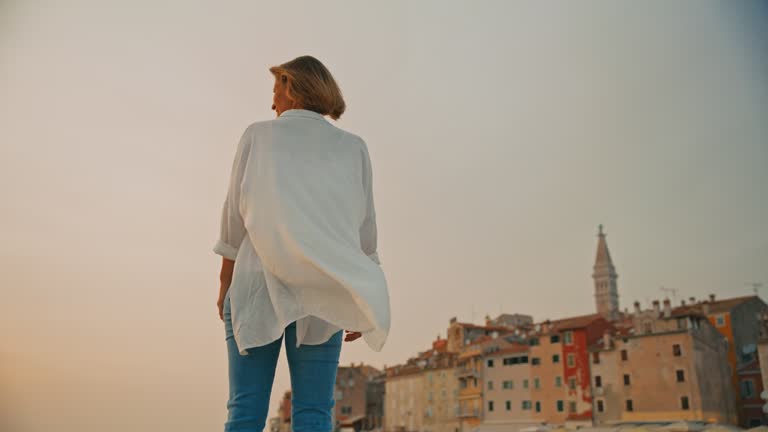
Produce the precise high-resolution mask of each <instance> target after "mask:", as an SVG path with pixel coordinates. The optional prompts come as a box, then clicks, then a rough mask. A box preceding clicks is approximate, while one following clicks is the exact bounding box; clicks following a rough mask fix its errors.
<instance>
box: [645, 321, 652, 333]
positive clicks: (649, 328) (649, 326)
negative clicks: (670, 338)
mask: <svg viewBox="0 0 768 432" xmlns="http://www.w3.org/2000/svg"><path fill="white" fill-rule="evenodd" d="M643 331H644V332H645V334H651V333H653V324H652V323H650V322H646V323H643Z"/></svg>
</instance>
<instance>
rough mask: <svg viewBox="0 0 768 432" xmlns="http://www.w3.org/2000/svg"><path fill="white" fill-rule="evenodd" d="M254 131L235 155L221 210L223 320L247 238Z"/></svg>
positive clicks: (217, 250)
mask: <svg viewBox="0 0 768 432" xmlns="http://www.w3.org/2000/svg"><path fill="white" fill-rule="evenodd" d="M249 131H250V128H247V129H246V130H245V132H244V133H243V135H242V137H241V138H240V142H239V143H238V146H237V151H236V152H235V158H234V161H233V162H232V172H231V174H230V178H229V188H228V189H227V196H226V199H225V200H224V205H223V206H222V210H221V229H220V231H219V239H218V241H217V242H216V245H215V246H214V247H213V251H214V252H215V253H216V254H218V255H221V257H222V262H221V271H220V272H219V281H220V282H221V284H220V286H219V298H218V300H217V302H216V304H217V306H218V308H219V317H221V318H222V319H223V309H222V305H223V304H224V296H225V295H226V294H227V290H229V285H230V284H231V283H232V273H233V271H234V268H235V258H236V257H237V251H238V250H239V249H240V244H241V243H242V242H243V239H244V238H245V235H246V230H245V224H244V223H243V218H242V216H241V215H240V210H239V208H240V185H241V183H242V180H243V173H244V171H245V167H246V165H247V162H248V155H249V153H250V140H251V134H250V133H249Z"/></svg>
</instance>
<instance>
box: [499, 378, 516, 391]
mask: <svg viewBox="0 0 768 432" xmlns="http://www.w3.org/2000/svg"><path fill="white" fill-rule="evenodd" d="M513 385H514V384H513V381H512V380H505V381H502V382H501V388H504V389H511V388H512V387H513Z"/></svg>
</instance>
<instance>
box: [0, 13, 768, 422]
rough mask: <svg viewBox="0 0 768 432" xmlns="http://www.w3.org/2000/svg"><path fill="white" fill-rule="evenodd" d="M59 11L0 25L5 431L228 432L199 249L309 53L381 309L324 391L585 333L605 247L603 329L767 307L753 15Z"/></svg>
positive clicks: (211, 258)
mask: <svg viewBox="0 0 768 432" xmlns="http://www.w3.org/2000/svg"><path fill="white" fill-rule="evenodd" d="M64 3H65V2H53V1H49V2H42V1H30V0H25V1H9V0H0V193H1V194H2V195H1V196H2V201H1V202H2V211H1V212H0V226H2V227H3V228H2V231H0V289H2V301H1V302H0V382H2V385H0V429H2V430H8V431H14V432H15V431H19V432H27V431H35V432H37V431H43V430H50V427H51V426H52V425H56V427H57V430H60V431H65V432H69V431H73V432H74V431H78V432H88V431H102V430H110V431H116V432H122V431H131V432H133V431H137V430H142V431H167V430H184V431H191V432H194V431H200V432H203V431H212V430H221V429H222V428H223V426H222V425H223V422H224V420H225V416H226V399H227V363H226V350H225V341H224V325H223V323H222V322H221V321H220V320H219V318H218V314H217V311H216V306H215V302H216V298H217V295H218V271H219V268H220V257H219V256H217V255H215V254H213V252H212V251H211V248H212V247H213V244H214V242H215V241H216V238H217V235H218V224H219V215H220V213H219V212H220V209H221V207H220V206H221V202H222V200H223V199H224V194H225V190H226V182H227V179H228V175H229V169H230V166H231V161H232V157H233V156H234V150H235V146H236V143H237V140H238V139H239V137H240V135H241V133H242V132H243V130H244V129H245V127H246V126H247V125H248V124H250V123H251V122H253V121H257V120H263V119H268V118H272V117H273V112H272V111H271V110H270V106H271V97H272V76H271V75H270V73H269V72H268V67H269V66H272V65H275V64H279V63H282V62H284V61H287V60H290V59H292V58H294V57H296V56H299V55H303V54H311V55H314V56H316V57H317V58H319V59H320V60H321V61H323V62H324V63H325V64H326V65H327V66H328V67H329V68H330V70H331V71H332V72H333V73H334V75H335V76H336V78H337V80H338V82H339V84H340V86H341V88H342V90H343V92H344V95H345V98H346V100H347V104H348V112H347V113H346V114H345V115H344V116H343V118H342V120H341V121H339V122H338V125H339V126H340V127H342V128H345V129H348V130H350V131H352V132H355V133H357V134H359V135H361V136H362V137H363V138H364V139H365V140H366V141H367V143H368V146H369V149H370V153H371V157H372V160H373V167H374V191H375V192H374V195H375V198H376V206H377V214H378V223H379V239H380V242H379V247H380V256H381V259H382V263H383V265H384V269H385V271H386V274H387V277H388V280H389V283H390V296H391V306H392V328H391V333H390V336H389V339H388V341H387V344H386V345H385V347H384V350H383V351H382V352H380V353H375V352H372V351H371V350H370V349H369V348H368V347H367V346H366V345H365V343H364V342H363V341H362V340H361V339H359V340H358V341H355V342H353V343H345V345H344V348H343V352H342V359H341V361H342V364H348V363H349V362H353V361H354V362H360V361H364V362H366V363H369V364H373V365H374V366H377V367H381V366H382V365H384V364H389V365H391V364H395V363H397V362H401V361H404V360H405V359H406V358H407V357H408V356H410V355H413V354H415V353H416V352H418V351H420V350H424V349H427V348H428V347H429V346H430V343H431V341H432V340H433V339H434V338H435V337H436V336H437V335H438V334H440V335H442V336H443V337H444V336H445V329H446V327H447V325H448V320H449V319H450V318H451V317H453V316H457V317H458V318H459V319H460V320H463V321H471V320H474V321H475V322H478V323H479V322H481V321H482V319H483V317H484V316H485V314H486V313H487V314H491V315H494V316H495V315H496V314H498V313H499V312H500V311H502V310H503V311H505V312H509V313H514V312H520V313H526V314H531V315H533V316H534V317H535V318H536V319H537V320H542V319H546V318H559V317H564V316H568V315H576V314H585V313H591V312H592V311H593V310H594V302H593V296H592V292H593V290H592V280H591V271H592V268H591V266H592V264H593V261H594V254H595V245H596V237H595V235H596V233H597V225H598V224H600V223H602V224H604V225H605V227H606V231H607V233H608V244H609V246H610V248H611V253H612V255H613V258H614V262H615V264H616V267H617V270H618V273H619V275H620V276H619V293H620V301H621V305H622V307H627V306H631V304H632V302H633V301H634V300H640V301H642V302H646V301H650V300H652V299H654V298H660V297H661V296H662V294H663V293H662V292H661V291H660V290H659V287H660V286H666V287H671V288H675V289H678V290H679V294H678V296H679V297H678V298H680V297H688V296H705V295H707V294H709V293H715V294H717V295H718V296H720V297H725V296H737V295H745V294H749V293H751V289H750V288H749V287H747V286H746V285H745V283H746V282H752V281H762V282H765V283H766V284H768V50H766V49H765V47H766V43H767V42H768V27H767V24H766V23H768V8H767V7H765V6H764V5H765V3H762V4H761V3H760V2H757V1H755V2H749V1H743V2H712V1H681V2H664V1H644V2H617V1H605V2H596V1H594V2H578V3H575V2H536V1H532V2H511V1H496V2H491V1H484V2H470V1H466V2H455V1H444V0H443V1H435V2H426V1H424V2H421V1H420V2H405V1H402V2H394V1H389V2H385V3H379V4H376V5H374V4H372V3H363V2H353V1H348V2H328V1H326V2H309V1H307V2H252V1H240V2H189V1H184V2H182V1H175V2H141V1H133V2H104V1H69V2H66V3H67V5H66V6H64ZM108 3H114V4H111V5H110V4H108ZM766 289H768V288H766ZM763 294H765V292H763ZM284 355H285V354H284V348H283V353H282V354H281V359H280V362H279V364H278V371H277V377H276V380H275V385H274V389H273V396H272V399H273V402H272V408H271V409H270V415H275V413H276V411H275V410H276V408H277V402H278V401H279V398H280V396H281V395H282V393H283V392H284V391H285V390H286V389H288V388H289V386H290V382H289V377H288V370H287V363H286V360H285V356H284Z"/></svg>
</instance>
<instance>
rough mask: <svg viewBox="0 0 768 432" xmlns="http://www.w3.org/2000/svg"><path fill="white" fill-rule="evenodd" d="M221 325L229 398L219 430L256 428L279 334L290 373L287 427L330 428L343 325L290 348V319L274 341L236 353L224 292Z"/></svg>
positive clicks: (251, 431) (254, 431) (262, 419)
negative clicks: (323, 339) (321, 339)
mask: <svg viewBox="0 0 768 432" xmlns="http://www.w3.org/2000/svg"><path fill="white" fill-rule="evenodd" d="M223 312H224V327H225V330H226V340H227V353H228V357H229V400H228V401H227V410H228V412H229V413H228V417H227V421H226V423H225V424H224V431H225V432H246V431H248V432H262V431H263V430H264V427H265V426H266V422H267V417H268V411H269V396H270V393H271V392H272V382H273V380H274V378H275V366H277V358H278V356H279V354H280V346H281V345H282V341H283V339H285V350H286V351H287V353H288V367H289V369H290V375H291V389H292V393H291V429H292V430H293V431H294V432H302V431H311V432H330V431H332V430H333V426H334V425H333V424H332V423H331V419H332V415H331V413H332V410H333V409H334V406H335V404H336V401H335V400H334V386H335V384H336V370H337V368H338V366H339V355H340V354H341V343H342V337H343V333H344V331H343V330H340V331H339V332H338V333H336V334H334V335H333V336H331V338H330V339H329V340H328V341H327V342H325V343H323V344H320V345H301V346H300V347H299V348H296V322H295V321H294V322H292V323H291V324H289V325H288V327H286V328H285V332H284V333H283V335H281V336H280V338H279V339H277V340H276V341H274V342H272V343H269V344H267V345H264V346H260V347H253V348H249V349H248V350H247V355H240V353H239V352H238V350H237V345H236V344H235V337H234V333H233V332H232V319H231V313H230V303H229V292H227V295H226V297H225V298H224V311H223Z"/></svg>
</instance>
